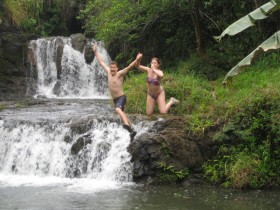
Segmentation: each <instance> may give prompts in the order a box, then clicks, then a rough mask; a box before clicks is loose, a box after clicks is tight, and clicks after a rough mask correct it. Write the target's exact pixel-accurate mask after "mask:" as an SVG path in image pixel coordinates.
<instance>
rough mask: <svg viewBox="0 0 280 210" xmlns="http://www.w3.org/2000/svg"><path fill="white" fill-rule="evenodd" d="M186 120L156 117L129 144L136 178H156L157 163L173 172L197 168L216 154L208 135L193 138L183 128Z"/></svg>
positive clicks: (158, 167) (158, 169)
mask: <svg viewBox="0 0 280 210" xmlns="http://www.w3.org/2000/svg"><path fill="white" fill-rule="evenodd" d="M186 120H187V119H185V118H180V117H169V118H166V119H164V120H159V121H157V122H156V123H155V124H154V126H152V128H151V129H149V130H148V132H146V133H144V134H142V135H140V136H138V137H137V138H136V139H135V140H134V141H133V142H132V143H131V144H130V145H129V147H128V151H129V152H130V154H131V156H132V160H131V161H132V162H133V163H134V169H133V174H134V178H135V181H140V182H142V181H144V182H146V181H147V178H148V177H150V179H151V178H152V179H155V180H156V179H157V175H158V174H159V172H160V164H161V165H165V166H167V167H168V166H172V168H173V169H174V171H181V170H184V169H186V168H187V169H191V170H196V169H198V168H201V165H202V164H203V163H204V162H205V161H206V160H207V159H209V158H210V157H212V156H213V155H214V154H216V151H215V147H213V145H214V143H213V141H212V140H211V138H210V137H209V136H207V135H204V136H203V137H194V136H193V135H191V134H189V132H186V131H185V128H186V122H187V121H186ZM205 150H208V152H207V153H205Z"/></svg>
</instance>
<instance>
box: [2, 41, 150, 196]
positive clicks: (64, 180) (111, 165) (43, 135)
mask: <svg viewBox="0 0 280 210" xmlns="http://www.w3.org/2000/svg"><path fill="white" fill-rule="evenodd" d="M99 44H100V43H99ZM61 46H63V53H62V56H61V59H59V58H58V51H59V50H58V49H59V48H60V47H61ZM30 49H31V50H32V51H33V52H34V54H33V55H34V63H33V65H32V66H31V71H33V73H34V72H36V73H37V76H36V78H37V80H36V81H37V84H36V94H35V95H34V97H35V98H36V97H38V96H41V97H43V98H48V99H49V100H45V102H43V104H41V103H39V105H36V106H30V107H27V108H21V109H20V108H17V109H6V110H3V111H1V112H0V188H5V187H7V188H9V187H11V186H12V187H24V186H31V187H40V186H56V187H59V188H61V189H63V191H70V192H79V193H87V192H97V191H100V190H108V189H118V188H120V187H123V186H127V185H132V184H133V182H132V167H133V165H132V163H131V162H130V158H131V157H130V154H129V153H128V152H127V147H128V145H129V144H130V136H129V133H128V132H127V130H125V129H123V127H122V124H121V122H120V120H119V118H118V116H117V115H116V114H115V113H114V109H113V108H112V106H111V100H110V98H109V96H108V90H107V89H108V88H107V78H106V75H105V74H104V71H103V70H102V69H101V68H100V66H99V64H97V62H96V59H94V60H93V62H92V63H91V64H87V63H86V62H85V58H84V53H81V52H79V51H77V50H74V49H73V48H72V46H71V41H70V39H69V38H64V37H54V38H49V39H38V40H35V41H32V42H31V43H30ZM61 49H62V48H60V50H61ZM98 49H99V50H100V54H101V56H102V57H103V59H104V61H105V62H107V63H108V62H109V60H110V58H109V57H108V55H107V52H106V50H105V49H104V48H103V47H102V45H100V46H99V48H98ZM58 60H60V61H61V65H60V66H61V70H59V69H58V68H57V62H58ZM69 98H71V100H69ZM85 99H87V100H85ZM97 99H99V100H97ZM100 99H102V100H100ZM104 99H106V100H104ZM43 101H44V100H43ZM103 116H104V117H103ZM108 118H109V119H114V120H110V121H108V120H107V119H108ZM83 119H85V120H86V123H87V129H86V131H83V132H85V133H81V132H77V131H74V130H71V129H73V128H72V127H71V124H72V123H74V122H75V121H76V122H77V121H78V123H79V122H80V121H81V120H83ZM97 119H98V120H97ZM81 123H82V122H81ZM133 126H134V128H135V129H136V130H137V131H138V134H137V135H139V134H141V133H142V132H144V131H145V130H147V128H148V127H147V126H143V125H142V124H141V123H138V124H134V125H133ZM81 140H82V141H83V142H84V143H85V146H84V147H82V149H81V150H78V153H77V154H76V153H73V152H72V147H73V145H75V144H76V143H77V142H80V141H81ZM82 141H81V142H82ZM0 201H1V200H0Z"/></svg>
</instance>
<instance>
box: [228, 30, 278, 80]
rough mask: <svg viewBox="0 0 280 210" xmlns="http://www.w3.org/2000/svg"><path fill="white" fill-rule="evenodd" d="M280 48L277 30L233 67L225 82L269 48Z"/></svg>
mask: <svg viewBox="0 0 280 210" xmlns="http://www.w3.org/2000/svg"><path fill="white" fill-rule="evenodd" d="M279 48H280V31H277V32H276V33H275V34H274V35H272V36H271V37H269V38H268V39H267V40H266V41H264V42H263V43H262V44H261V45H259V46H258V47H257V48H256V49H255V50H253V51H252V52H251V53H250V54H249V55H248V56H247V57H245V58H244V59H243V60H242V61H240V62H239V63H238V64H237V65H236V66H235V67H233V68H232V69H231V70H230V71H229V72H228V73H227V75H226V76H225V79H224V81H223V83H224V84H226V83H227V79H228V78H229V77H233V76H236V75H237V74H239V73H240V72H241V71H242V70H243V69H244V67H246V66H249V65H251V63H252V62H253V61H254V59H255V58H256V57H257V56H258V55H259V54H260V53H262V52H266V51H268V50H273V49H279Z"/></svg>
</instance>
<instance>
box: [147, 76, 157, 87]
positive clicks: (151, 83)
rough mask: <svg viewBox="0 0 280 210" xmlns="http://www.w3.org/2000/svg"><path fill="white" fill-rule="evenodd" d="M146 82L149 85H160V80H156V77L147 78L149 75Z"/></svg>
mask: <svg viewBox="0 0 280 210" xmlns="http://www.w3.org/2000/svg"><path fill="white" fill-rule="evenodd" d="M147 83H148V84H149V85H156V86H157V85H160V80H158V79H152V78H149V77H147Z"/></svg>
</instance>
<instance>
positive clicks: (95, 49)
mask: <svg viewBox="0 0 280 210" xmlns="http://www.w3.org/2000/svg"><path fill="white" fill-rule="evenodd" d="M92 51H93V52H94V54H95V57H96V58H97V60H98V62H99V63H100V65H101V67H102V68H103V69H104V71H106V73H107V74H108V73H109V72H110V68H109V67H108V66H107V65H106V64H105V62H104V61H103V59H102V58H101V56H100V54H99V52H98V51H97V45H96V44H94V45H93V46H92Z"/></svg>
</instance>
